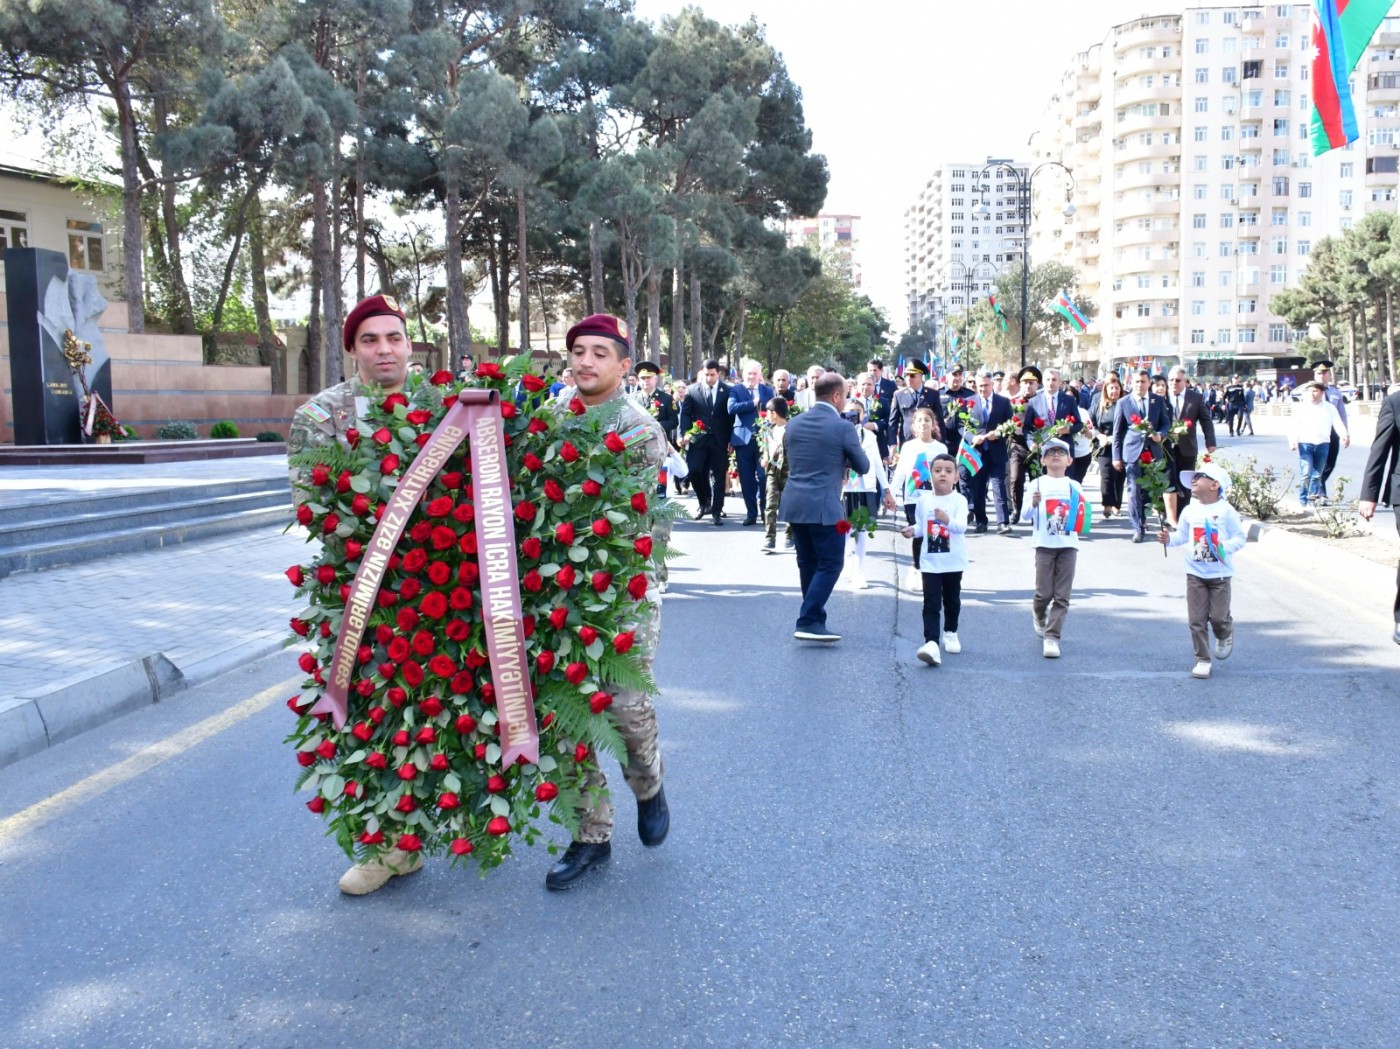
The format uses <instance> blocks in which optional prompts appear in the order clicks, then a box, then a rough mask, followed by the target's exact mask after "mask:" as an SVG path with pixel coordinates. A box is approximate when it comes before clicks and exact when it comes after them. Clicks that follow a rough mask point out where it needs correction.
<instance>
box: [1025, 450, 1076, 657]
mask: <svg viewBox="0 0 1400 1049" xmlns="http://www.w3.org/2000/svg"><path fill="white" fill-rule="evenodd" d="M1040 461H1041V463H1042V464H1043V465H1044V467H1045V473H1043V474H1042V475H1041V476H1039V477H1037V478H1036V479H1035V480H1034V481H1032V482H1031V483H1030V484H1029V485H1027V486H1026V503H1025V508H1024V509H1023V510H1022V512H1021V520H1023V521H1026V522H1029V523H1030V525H1031V528H1032V529H1033V531H1032V539H1033V541H1034V544H1035V599H1034V601H1033V602H1032V604H1031V621H1032V623H1033V624H1034V626H1035V632H1036V636H1038V637H1040V638H1042V639H1043V641H1042V644H1041V654H1042V655H1043V656H1044V657H1045V658H1046V659H1058V658H1059V657H1060V632H1061V631H1062V630H1063V629H1064V625H1065V616H1066V615H1068V614H1069V598H1070V592H1071V591H1072V590H1073V589H1074V568H1075V563H1076V561H1077V560H1078V558H1079V536H1080V535H1081V534H1084V533H1087V532H1088V531H1089V528H1090V526H1091V523H1092V519H1093V515H1092V513H1091V511H1090V509H1089V501H1088V500H1087V499H1085V498H1084V489H1082V488H1080V487H1079V482H1077V481H1075V480H1073V479H1071V478H1070V477H1068V476H1066V474H1067V472H1068V470H1069V464H1070V461H1071V456H1070V450H1069V445H1068V444H1066V443H1065V442H1064V441H1062V440H1060V439H1059V438H1058V437H1052V438H1051V439H1050V440H1048V441H1046V442H1045V444H1044V445H1043V446H1042V447H1041V449H1040Z"/></svg>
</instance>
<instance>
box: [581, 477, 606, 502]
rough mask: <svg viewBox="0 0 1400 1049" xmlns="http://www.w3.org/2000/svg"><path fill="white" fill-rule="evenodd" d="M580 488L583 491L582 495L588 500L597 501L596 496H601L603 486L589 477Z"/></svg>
mask: <svg viewBox="0 0 1400 1049" xmlns="http://www.w3.org/2000/svg"><path fill="white" fill-rule="evenodd" d="M580 487H581V488H582V490H583V494H584V495H586V496H588V498H590V499H597V498H598V496H600V495H602V494H603V486H602V485H601V484H599V483H598V482H597V481H595V480H593V478H591V477H590V478H589V479H588V480H586V481H584V482H583V484H582V485H581V486H580Z"/></svg>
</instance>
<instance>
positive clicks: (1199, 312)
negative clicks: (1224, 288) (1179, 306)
mask: <svg viewBox="0 0 1400 1049" xmlns="http://www.w3.org/2000/svg"><path fill="white" fill-rule="evenodd" d="M1205 312H1206V300H1205V299H1192V300H1191V316H1193V317H1201V316H1204V314H1205Z"/></svg>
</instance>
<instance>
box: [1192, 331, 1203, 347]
mask: <svg viewBox="0 0 1400 1049" xmlns="http://www.w3.org/2000/svg"><path fill="white" fill-rule="evenodd" d="M1205 341H1206V330H1205V329H1204V328H1192V329H1191V344H1192V345H1193V346H1202V345H1204V344H1205Z"/></svg>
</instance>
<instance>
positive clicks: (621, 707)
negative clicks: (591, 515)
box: [577, 525, 669, 844]
mask: <svg viewBox="0 0 1400 1049" xmlns="http://www.w3.org/2000/svg"><path fill="white" fill-rule="evenodd" d="M667 528H668V530H669V525H668V526H667ZM650 597H653V598H656V599H657V600H650V599H649V600H648V601H647V602H646V607H647V613H648V614H647V615H646V617H645V618H644V619H643V620H642V622H641V623H639V624H637V625H636V627H635V629H636V631H637V649H638V650H639V651H640V652H642V653H643V655H642V665H643V667H644V668H645V669H646V672H647V673H648V674H651V672H652V663H653V662H654V660H655V654H656V646H657V644H658V643H659V642H660V640H661V605H660V603H659V597H660V595H658V594H655V593H653V594H652V595H650ZM608 709H609V710H610V711H611V712H612V715H613V719H614V720H615V721H616V723H617V730H618V732H619V733H620V734H621V736H622V740H623V742H624V743H625V744H626V746H627V763H626V764H625V765H623V767H622V775H623V778H624V779H625V780H626V781H627V785H628V786H629V787H631V788H632V793H633V794H635V795H636V796H637V800H638V801H646V800H647V799H649V798H654V797H656V794H657V792H658V791H660V790H661V780H662V776H663V774H664V771H665V767H664V765H663V763H662V760H661V748H660V745H659V742H658V739H657V726H656V708H655V707H654V706H652V702H651V696H649V695H647V693H645V692H642V691H639V690H634V689H621V690H619V691H618V692H617V693H616V694H615V695H614V696H613V703H612V706H611V707H609V708H608ZM607 786H608V780H607V777H606V776H604V775H603V770H602V769H601V768H599V769H594V770H593V771H591V772H589V773H588V774H587V775H586V776H584V779H583V783H582V787H583V807H582V808H581V809H580V810H579V814H578V815H579V823H578V835H577V839H578V840H579V841H582V842H588V843H590V844H598V843H600V842H604V841H609V840H610V839H611V838H612V831H613V805H612V800H611V799H610V798H609V797H608V794H607Z"/></svg>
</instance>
